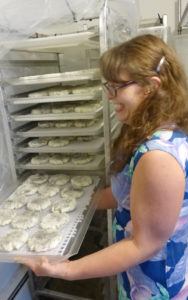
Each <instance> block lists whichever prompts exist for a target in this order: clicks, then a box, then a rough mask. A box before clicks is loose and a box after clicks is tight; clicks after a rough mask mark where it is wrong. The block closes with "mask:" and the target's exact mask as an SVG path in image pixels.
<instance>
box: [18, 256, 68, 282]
mask: <svg viewBox="0 0 188 300" xmlns="http://www.w3.org/2000/svg"><path fill="white" fill-rule="evenodd" d="M17 262H19V263H21V264H24V265H25V266H27V267H28V268H30V269H31V270H32V271H33V272H34V273H35V274H36V275H37V276H47V277H55V278H64V279H68V278H66V274H67V272H66V271H67V265H68V264H69V261H63V262H58V263H53V264H52V263H49V261H48V259H47V257H45V256H43V257H42V258H41V260H40V261H37V262H36V261H34V260H33V259H29V258H20V257H19V258H18V259H17Z"/></svg>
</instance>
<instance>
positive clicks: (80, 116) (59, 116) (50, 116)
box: [11, 106, 103, 122]
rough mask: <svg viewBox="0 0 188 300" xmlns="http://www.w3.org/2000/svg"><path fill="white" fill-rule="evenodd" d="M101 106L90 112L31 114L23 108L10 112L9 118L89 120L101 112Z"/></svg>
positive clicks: (26, 119)
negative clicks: (19, 110)
mask: <svg viewBox="0 0 188 300" xmlns="http://www.w3.org/2000/svg"><path fill="white" fill-rule="evenodd" d="M102 110H103V108H102V106H101V107H99V108H96V110H94V111H93V112H90V113H77V112H74V113H62V114H52V113H51V114H38V115H37V114H31V113H30V111H28V110H23V111H21V112H18V113H16V114H12V115H11V118H12V119H13V120H14V121H19V122H23V121H54V120H87V119H88V120H91V119H94V118H96V117H98V116H99V115H100V114H102Z"/></svg>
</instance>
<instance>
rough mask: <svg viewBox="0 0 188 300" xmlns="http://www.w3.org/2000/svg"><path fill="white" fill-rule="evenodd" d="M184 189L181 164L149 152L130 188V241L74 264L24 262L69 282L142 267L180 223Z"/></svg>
mask: <svg viewBox="0 0 188 300" xmlns="http://www.w3.org/2000/svg"><path fill="white" fill-rule="evenodd" d="M184 189H185V177H184V173H183V170H182V169H181V167H180V165H179V164H178V162H177V161H176V160H175V159H174V158H173V157H172V156H171V155H170V154H168V153H166V152H163V151H156V150H154V151H149V152H148V153H146V154H144V155H143V157H142V158H141V159H140V161H139V162H138V164H137V166H136V169H135V171H134V174H133V181H132V187H131V216H132V223H133V231H132V234H131V237H130V239H123V240H122V241H120V242H118V243H115V244H113V245H112V246H109V247H107V248H105V249H103V250H101V251H98V252H96V253H94V254H90V255H88V256H85V257H83V258H81V259H78V260H75V261H67V262H62V263H58V264H49V263H48V261H47V260H46V259H45V258H44V259H43V260H42V261H41V263H40V264H38V263H34V262H33V261H32V260H24V261H23V260H22V262H23V263H25V264H26V265H27V266H29V267H30V268H31V269H32V270H33V271H34V272H36V274H37V275H40V276H52V277H57V278H64V279H68V280H75V279H85V278H93V277H103V276H110V275H113V274H117V273H119V272H122V271H124V270H127V269H129V268H130V267H132V266H134V265H137V264H140V263H142V262H144V261H146V260H148V259H149V258H151V257H152V256H153V255H155V253H157V252H158V251H159V250H160V249H161V248H162V247H163V245H164V244H165V243H166V241H167V240H168V238H169V237H170V235H171V234H172V232H173V230H174V227H175V224H176V222H177V219H178V216H179V213H180V209H181V207H182V200H183V196H184Z"/></svg>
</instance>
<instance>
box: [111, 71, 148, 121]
mask: <svg viewBox="0 0 188 300" xmlns="http://www.w3.org/2000/svg"><path fill="white" fill-rule="evenodd" d="M121 82H122V83H120V84H119V83H112V82H108V86H110V87H113V88H115V89H116V92H115V95H113V93H110V92H109V91H108V92H107V97H108V99H109V100H110V101H111V102H112V103H113V105H114V110H115V113H116V117H117V119H118V120H119V121H120V122H122V123H125V124H128V125H131V117H132V114H133V112H134V111H135V110H136V109H137V107H138V106H139V105H140V104H141V103H142V102H143V101H144V100H145V98H146V93H145V89H144V88H143V87H141V86H139V85H138V84H137V83H136V82H132V81H131V82H130V78H129V77H128V76H125V75H124V76H123V77H122V80H121ZM127 82H128V85H127V86H123V83H127ZM129 82H130V83H129ZM122 86H123V87H122ZM119 87H120V88H119Z"/></svg>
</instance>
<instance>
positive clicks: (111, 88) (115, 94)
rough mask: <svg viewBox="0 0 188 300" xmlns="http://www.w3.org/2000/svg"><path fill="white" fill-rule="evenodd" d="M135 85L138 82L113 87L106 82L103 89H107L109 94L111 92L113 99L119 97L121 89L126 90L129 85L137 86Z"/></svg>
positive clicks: (128, 82) (127, 82)
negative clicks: (118, 92) (118, 93)
mask: <svg viewBox="0 0 188 300" xmlns="http://www.w3.org/2000/svg"><path fill="white" fill-rule="evenodd" d="M135 83H136V81H132V80H130V81H126V82H124V83H123V84H122V85H120V86H116V87H113V86H110V85H109V84H108V81H106V82H104V83H103V87H104V88H105V89H106V91H107V92H109V94H110V95H111V96H112V97H116V96H117V91H118V90H119V89H122V88H126V87H128V86H129V85H132V84H135Z"/></svg>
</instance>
